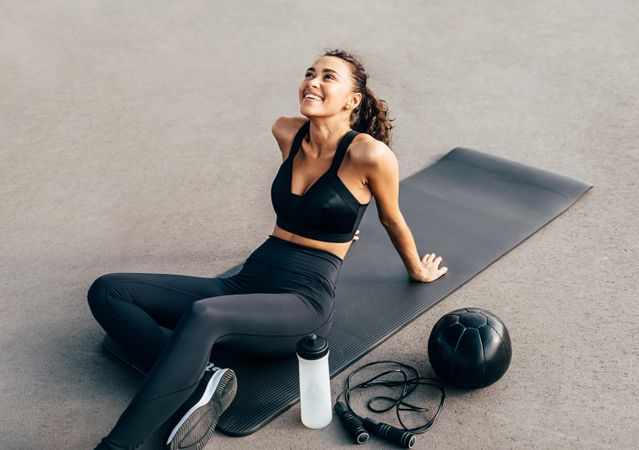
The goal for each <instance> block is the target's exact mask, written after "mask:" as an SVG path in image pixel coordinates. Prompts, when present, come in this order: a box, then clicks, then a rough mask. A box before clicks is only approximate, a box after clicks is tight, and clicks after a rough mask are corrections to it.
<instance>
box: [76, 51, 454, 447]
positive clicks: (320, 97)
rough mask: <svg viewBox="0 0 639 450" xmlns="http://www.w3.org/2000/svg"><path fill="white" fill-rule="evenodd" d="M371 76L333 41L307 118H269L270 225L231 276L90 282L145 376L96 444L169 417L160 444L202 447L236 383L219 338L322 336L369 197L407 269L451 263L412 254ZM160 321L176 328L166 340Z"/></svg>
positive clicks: (419, 271)
mask: <svg viewBox="0 0 639 450" xmlns="http://www.w3.org/2000/svg"><path fill="white" fill-rule="evenodd" d="M367 78H368V75H367V74H366V72H365V70H364V68H363V66H362V64H361V63H360V62H359V61H358V60H357V59H356V58H355V57H354V56H353V55H351V54H349V53H347V52H345V51H341V50H333V51H328V52H326V53H325V54H324V55H323V56H322V57H320V58H319V59H317V61H315V63H314V64H313V65H312V66H311V67H309V68H308V69H307V70H306V74H305V76H304V79H303V81H302V83H301V85H300V87H299V100H300V112H301V114H302V116H304V117H281V118H279V119H278V120H277V121H276V122H275V124H274V125H273V128H272V131H273V136H274V137H275V139H276V141H277V143H278V145H279V147H280V150H281V151H282V159H283V163H282V165H281V166H280V168H279V171H278V173H277V175H276V177H275V179H274V181H273V185H272V187H271V198H272V202H273V207H274V209H275V212H276V214H277V222H276V225H275V228H274V230H273V234H272V235H270V236H269V237H268V239H267V240H266V241H265V242H264V243H263V244H261V245H260V246H259V247H258V248H257V249H256V250H255V251H254V252H253V253H252V254H251V255H250V256H249V257H248V259H247V260H246V261H245V262H244V265H243V267H242V270H241V271H240V272H239V273H238V274H236V275H234V276H232V277H228V278H200V277H190V276H183V275H161V274H127V273H116V274H108V275H103V276H101V277H100V278H98V279H97V280H96V281H95V282H94V283H93V284H92V286H91V287H90V289H89V292H88V300H89V304H90V307H91V311H92V312H93V315H94V317H95V318H96V320H97V321H98V322H99V323H100V325H101V326H102V327H103V328H104V330H105V331H106V332H107V333H108V334H109V335H110V336H111V338H112V340H113V341H115V343H116V344H119V346H121V347H122V348H123V349H124V350H126V351H127V352H128V353H130V354H131V355H132V356H133V357H134V358H135V360H136V363H137V364H138V365H139V366H141V368H142V369H143V370H145V371H147V372H148V375H147V377H146V378H145V380H144V382H143V384H142V386H141V387H140V389H139V391H138V392H137V394H136V395H135V397H134V398H133V400H132V401H131V403H130V404H129V406H128V407H127V408H126V410H125V411H124V412H123V414H122V416H121V417H120V419H119V420H118V422H117V423H116V425H115V427H114V428H113V430H112V431H111V432H110V433H109V435H108V436H106V437H105V438H103V439H102V442H101V443H100V444H99V445H98V448H102V449H121V448H135V447H136V446H138V445H139V444H141V443H142V441H143V439H145V438H146V437H147V436H149V435H150V434H151V433H152V432H153V431H155V430H156V429H158V428H159V427H160V426H161V425H162V424H163V423H164V422H165V421H166V420H167V419H169V418H172V419H173V421H174V422H173V423H172V427H171V431H170V433H169V435H168V436H167V440H166V446H167V448H170V449H177V448H180V449H201V448H203V447H204V446H205V445H206V442H207V441H208V440H209V438H210V437H211V435H212V433H213V430H214V428H215V425H216V423H217V420H218V418H219V416H220V415H221V414H222V413H223V412H224V410H225V409H226V408H227V407H228V406H229V404H230V403H231V402H232V400H233V397H234V395H235V389H236V378H235V374H234V373H233V371H232V370H230V369H223V368H218V367H215V366H213V365H212V364H210V363H209V357H210V355H211V349H212V347H213V345H214V344H217V345H225V346H228V347H232V348H234V349H236V350H237V351H242V352H248V353H258V354H262V355H279V356H281V355H291V356H292V355H294V353H295V346H296V343H297V341H298V340H299V339H300V338H302V337H303V336H305V335H306V334H308V333H317V334H320V335H327V334H328V332H329V330H330V327H331V319H332V311H333V298H334V295H335V283H336V281H337V278H338V275H339V271H340V267H341V264H342V261H343V259H344V257H345V256H346V253H347V252H348V249H349V247H350V246H351V243H352V242H353V241H354V240H357V239H358V236H357V233H358V230H357V227H358V225H359V223H360V221H361V218H362V215H363V213H364V211H365V209H366V207H367V205H368V203H369V202H370V200H371V198H372V197H375V201H376V204H377V209H378V212H379V218H380V221H381V222H382V224H383V225H384V227H385V228H386V230H387V232H388V235H389V237H390V239H391V240H392V242H393V244H394V246H395V248H396V249H397V251H398V253H399V255H400V257H401V258H402V261H403V262H404V264H405V266H406V269H407V271H408V274H409V276H410V278H411V279H413V280H416V281H422V282H429V281H433V280H435V279H437V278H439V277H440V276H442V275H443V274H444V273H446V271H447V269H446V267H442V268H440V267H439V266H440V263H441V260H442V258H441V257H438V256H436V255H435V254H426V255H425V256H424V257H423V258H421V259H420V257H419V254H418V252H417V248H416V246H415V241H414V239H413V236H412V234H411V232H410V230H409V228H408V226H407V225H406V222H405V221H404V219H403V217H402V214H401V212H400V210H399V206H398V197H399V171H398V163H397V159H396V157H395V155H394V154H393V152H392V151H391V150H390V148H389V147H388V145H389V144H390V130H391V128H392V126H391V124H390V120H389V118H388V116H387V108H386V104H385V102H384V101H383V100H380V99H378V98H377V97H375V95H374V94H373V92H372V91H371V90H370V88H368V87H367V85H366V81H367ZM161 326H163V327H166V328H169V329H173V330H174V332H173V334H172V336H171V338H170V339H169V338H167V337H166V335H165V333H164V332H163V330H162V328H161ZM213 356H214V355H213ZM213 359H214V358H213Z"/></svg>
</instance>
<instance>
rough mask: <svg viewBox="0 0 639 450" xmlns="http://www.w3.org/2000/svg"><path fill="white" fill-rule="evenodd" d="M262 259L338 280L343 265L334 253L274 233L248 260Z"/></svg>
mask: <svg viewBox="0 0 639 450" xmlns="http://www.w3.org/2000/svg"><path fill="white" fill-rule="evenodd" d="M249 260H254V261H261V262H264V263H266V264H269V265H271V266H273V267H280V268H283V269H288V270H293V271H297V272H304V273H308V274H315V275H324V276H325V277H327V278H328V279H331V280H336V279H337V275H338V274H339V271H340V268H341V266H342V260H341V259H340V258H339V257H338V256H337V255H334V254H333V253H331V252H329V251H326V250H320V249H316V248H311V247H306V246H304V245H300V244H297V243H295V242H290V241H287V240H285V239H282V238H278V237H276V236H273V235H269V237H268V238H267V239H266V241H264V242H263V243H262V244H261V245H260V246H259V247H258V248H257V249H255V251H253V253H251V255H250V256H249V257H248V259H247V261H249Z"/></svg>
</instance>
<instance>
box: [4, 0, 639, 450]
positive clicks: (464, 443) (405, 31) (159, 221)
mask: <svg viewBox="0 0 639 450" xmlns="http://www.w3.org/2000/svg"><path fill="white" fill-rule="evenodd" d="M637 23H639V7H638V6H637V3H636V2H635V1H634V0H627V1H621V0H609V1H594V0H565V1H550V0H542V1H536V2H506V1H498V0H488V1H481V2H479V1H471V2H469V1H455V2H419V1H401V2H390V1H361V2H341V1H334V0H326V1H324V2H319V3H308V2H295V1H285V0H281V1H271V2H249V1H236V2H203V1H193V2H172V1H161V2H157V1H110V2H102V1H46V2H45V1H22V2H2V3H0V92H1V93H2V95H1V96H0V211H2V213H1V214H2V220H0V233H1V235H0V236H1V237H0V254H1V259H0V338H1V339H0V352H1V355H2V358H1V361H2V362H1V363H0V380H2V381H1V382H0V387H1V390H2V402H1V404H2V406H1V407H0V424H1V425H0V447H1V448H3V449H36V448H37V449H40V448H43V449H82V448H92V447H93V446H94V445H95V444H96V443H97V442H98V440H99V439H100V438H101V437H102V436H103V435H104V434H106V433H107V432H108V431H109V430H110V429H111V427H112V426H113V425H114V423H115V421H116V419H117V418H118V416H119V414H120V413H121V411H122V410H123V408H124V407H125V406H126V405H127V403H128V401H129V400H130V398H131V397H132V395H133V394H134V392H135V390H136V387H137V386H138V385H139V383H140V378H139V377H138V376H137V375H136V374H134V373H132V372H131V371H129V370H127V369H125V368H124V367H123V366H121V365H120V364H118V363H117V362H115V361H114V360H112V359H110V358H108V357H106V356H105V355H104V354H103V353H102V352H101V351H100V345H99V344H100V341H101V338H102V336H103V332H102V330H101V329H100V327H99V326H98V324H97V323H96V322H95V321H94V320H93V318H92V316H91V313H90V311H89V309H88V306H87V304H86V291H87V289H88V287H89V285H90V284H91V282H92V281H93V280H94V279H95V278H96V277H98V276H99V275H101V274H103V273H109V272H163V273H182V274H190V275H199V276H213V275H215V274H218V273H220V272H222V271H224V270H225V269H227V268H229V267H231V266H233V265H235V264H238V263H240V262H241V261H242V260H243V258H245V257H246V256H247V255H248V254H249V253H250V252H251V251H252V250H253V249H254V248H255V247H256V246H257V245H258V244H259V243H261V242H262V241H263V240H264V239H265V237H266V236H267V235H268V234H269V233H270V232H271V231H272V227H273V223H274V213H273V211H272V209H271V205H270V198H269V186H270V182H271V180H272V177H273V176H274V174H275V171H276V170H277V167H278V165H279V163H280V155H279V151H278V149H277V146H276V145H275V142H274V140H273V139H272V137H271V135H270V126H271V124H272V123H273V121H274V120H275V119H276V118H277V117H278V116H280V115H293V114H296V113H297V111H298V105H297V97H296V89H297V86H298V83H299V81H300V80H301V78H302V76H303V71H304V69H305V68H306V67H307V66H308V65H310V63H312V61H313V59H314V58H315V56H316V55H318V54H319V53H320V52H321V51H322V50H323V49H324V48H327V47H344V48H347V49H350V50H351V51H353V52H355V53H358V54H359V55H360V56H362V58H363V59H364V61H365V63H366V65H367V68H368V70H369V72H370V74H371V80H370V83H371V85H372V86H373V87H374V89H376V91H377V92H378V94H379V95H380V96H381V97H382V98H385V99H386V100H387V101H388V102H389V104H390V106H391V110H392V113H393V115H394V117H396V122H395V124H396V128H395V131H396V133H395V145H394V150H395V151H396V153H397V155H398V158H399V161H400V169H401V176H402V178H404V177H406V176H408V175H411V174H412V173H414V172H416V171H418V170H420V169H422V168H423V167H425V166H426V165H428V164H430V163H432V162H433V161H435V160H436V159H437V158H438V157H439V156H441V155H442V154H444V153H445V152H446V151H448V150H450V149H451V148H453V147H455V146H466V147H471V148H475V149H478V150H482V151H487V152H491V153H494V154H497V155H500V156H503V157H506V158H510V159H513V160H516V161H519V162H522V163H526V164H530V165H533V166H537V167H541V168H545V169H548V170H551V171H554V172H557V173H560V174H564V175H568V176H573V177H576V178H580V179H583V180H586V181H589V182H591V183H593V184H594V185H595V187H594V189H592V190H591V191H590V192H588V193H587V194H586V195H585V196H584V198H582V199H581V200H580V201H579V202H578V203H577V204H576V205H574V206H573V207H572V208H571V209H570V210H569V211H567V212H566V213H564V214H563V215H562V216H560V217H559V218H558V219H557V220H555V221H553V222H552V223H550V224H549V225H548V226H546V227H545V228H543V229H542V230H541V231H539V232H538V233H537V234H535V235H534V236H533V237H531V238H530V239H528V240H527V241H525V242H524V243H523V244H522V245H520V246H519V247H517V248H516V249H515V250H514V251H512V252H510V253H508V254H507V255H505V256H504V257H503V258H501V259H500V260H498V261H497V262H496V263H495V264H493V265H492V266H490V267H489V268H488V269H487V270H486V271H484V272H482V273H481V274H480V275H479V276H477V277H476V278H475V279H473V280H472V281H471V282H470V283H468V284H467V285H465V286H464V287H463V288H462V289H460V290H458V291H457V292H455V293H454V294H453V295H451V296H450V297H449V298H447V299H446V300H445V301H443V302H442V303H440V304H439V305H438V306H436V307H435V308H433V309H432V310H431V311H429V312H428V313H426V314H425V315H423V316H422V317H421V318H419V319H418V320H416V321H415V322H413V323H412V324H411V325H410V326H408V327H406V328H405V329H404V330H402V331H401V332H400V333H398V334H397V335H395V336H393V337H392V338H391V339H389V340H388V341H387V342H385V343H384V344H383V345H381V346H380V347H378V348H376V349H375V350H374V351H372V352H371V353H370V354H369V355H368V356H367V357H366V358H365V359H364V360H363V362H364V361H372V360H376V359H381V358H394V359H398V360H401V361H405V362H412V363H414V364H416V365H417V366H418V367H420V368H421V369H422V370H424V371H427V362H426V340H427V337H428V334H429V331H430V328H431V327H432V325H433V324H434V323H435V321H436V320H437V319H438V318H439V317H440V316H441V315H443V314H444V313H446V312H448V311H450V310H452V309H454V308H457V307H463V306H480V307H483V308H486V309H488V310H491V311H493V312H495V313H496V314H497V315H499V316H500V317H501V318H502V319H503V320H504V321H505V323H506V324H507V326H508V328H509V330H510V333H511V337H512V340H513V351H514V353H513V361H512V364H511V367H510V369H509V371H508V373H507V374H506V376H505V377H504V378H503V379H502V380H500V381H499V382H498V383H496V384H495V385H493V386H491V387H489V388H487V389H484V390H478V391H472V392H451V393H450V396H449V398H448V401H447V403H446V406H445V409H444V411H443V413H442V414H441V416H440V418H439V421H438V422H437V423H436V424H435V426H434V427H433V428H432V430H431V431H430V432H428V433H427V434H426V435H423V436H420V437H419V438H418V443H417V448H451V449H455V448H540V449H542V448H543V449H549V448H562V449H563V448H633V447H636V446H637V442H638V441H639V409H638V407H637V402H638V400H639V392H638V391H639V389H638V383H637V381H636V380H637V373H636V372H637V360H638V354H639V340H638V339H637V336H638V334H639V326H638V325H637V323H638V322H637V317H638V316H639V303H638V302H637V301H636V294H635V289H634V287H633V286H635V285H636V284H637V273H638V269H639V264H638V262H637V259H638V258H637V257H638V256H639V255H638V247H639V246H638V238H637V216H638V215H639V207H638V202H637V195H638V194H639V192H638V191H639V189H638V187H637V175H639V149H638V147H639V144H638V142H639V126H638V124H639V101H638V96H639V31H638V30H639V28H637V26H636V25H637ZM409 225H410V224H409ZM421 250H422V251H423V252H426V251H427V250H428V249H421ZM444 256H445V255H444ZM343 380H344V377H343V375H341V376H339V377H337V378H336V379H334V380H333V390H334V392H337V391H338V390H339V389H340V388H341V386H342V383H343ZM349 442H350V441H349V440H348V438H347V436H346V434H345V432H344V431H343V430H342V429H341V426H340V425H339V424H338V422H337V420H335V421H334V422H333V423H332V424H331V425H330V426H329V427H328V428H327V429H324V430H322V431H311V430H307V429H305V428H304V427H303V426H302V425H301V423H300V421H299V408H298V407H293V408H291V409H290V410H288V411H287V412H285V413H284V414H282V415H281V416H279V417H278V418H277V419H275V420H274V421H273V422H271V423H270V424H269V425H268V426H267V427H265V428H263V429H262V430H260V431H259V432H257V433H255V434H253V435H251V436H249V437H246V438H229V437H226V436H223V435H219V436H216V438H215V439H214V440H213V442H212V443H211V444H210V445H209V446H208V447H207V448H211V449H213V448H233V449H235V448H244V447H260V448H270V449H280V448H348V447H350V446H351V444H350V443H349ZM158 445H159V439H158V438H157V437H153V438H151V439H149V441H148V442H147V444H146V446H145V448H156V447H157V446H158ZM367 446H368V448H377V447H380V446H382V444H380V441H374V442H373V441H371V442H369V443H368V444H367Z"/></svg>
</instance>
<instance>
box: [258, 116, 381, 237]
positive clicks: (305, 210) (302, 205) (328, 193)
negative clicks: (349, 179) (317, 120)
mask: <svg viewBox="0 0 639 450" xmlns="http://www.w3.org/2000/svg"><path fill="white" fill-rule="evenodd" d="M309 124H310V122H306V123H304V125H302V127H301V128H300V129H299V131H298V132H297V134H296V135H295V139H294V140H293V145H292V146H291V151H290V152H289V155H288V158H286V160H285V161H284V162H283V163H282V165H281V166H280V168H279V170H278V171H277V175H276V176H275V179H274V180H273V184H272V186H271V201H272V203H273V208H274V209H275V213H276V214H277V221H276V223H277V226H278V227H280V228H282V229H284V230H287V231H290V232H291V233H295V234H298V235H300V236H304V237H308V238H310V239H317V240H320V241H328V242H348V241H351V240H352V239H353V237H354V236H355V231H357V227H358V226H359V223H360V222H361V221H362V217H363V216H364V212H365V211H366V207H367V206H368V203H365V204H362V203H360V202H359V201H358V200H357V199H356V198H355V196H353V194H352V193H351V191H349V190H348V188H347V187H346V186H345V185H344V183H343V182H342V180H341V179H340V178H339V177H338V176H337V171H338V169H339V166H340V164H341V163H342V160H343V159H344V155H345V154H346V150H347V149H348V146H349V145H350V143H351V141H352V140H353V138H355V136H357V135H358V134H359V133H357V132H356V131H352V130H351V131H349V132H348V133H347V134H346V135H345V136H344V137H343V138H342V139H341V140H340V143H339V145H338V147H337V151H336V152H335V156H333V161H332V162H331V167H330V168H329V169H328V171H326V172H325V173H324V174H323V175H322V176H321V177H320V178H319V179H318V180H317V181H316V182H315V183H313V184H312V185H311V186H310V187H309V188H308V189H307V190H306V192H304V194H302V195H297V194H293V193H291V183H292V179H293V159H294V158H295V155H296V154H297V151H298V150H299V148H300V147H301V145H302V139H303V138H304V136H306V134H307V133H308V129H309V126H310V125H309ZM369 203H370V202H369Z"/></svg>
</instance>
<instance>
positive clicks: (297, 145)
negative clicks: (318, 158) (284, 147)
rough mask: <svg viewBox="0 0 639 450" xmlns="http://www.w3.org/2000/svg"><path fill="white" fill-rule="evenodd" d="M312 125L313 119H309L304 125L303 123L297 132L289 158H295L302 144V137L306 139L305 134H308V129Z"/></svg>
mask: <svg viewBox="0 0 639 450" xmlns="http://www.w3.org/2000/svg"><path fill="white" fill-rule="evenodd" d="M310 126H311V121H310V120H307V121H306V122H304V125H302V126H301V127H300V129H299V130H297V134H296V135H295V138H294V139H293V144H292V145H291V151H289V152H288V159H290V160H291V161H292V160H293V158H295V155H296V154H297V151H298V150H299V149H300V147H301V146H302V139H304V136H306V135H307V134H308V129H309V127H310Z"/></svg>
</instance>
